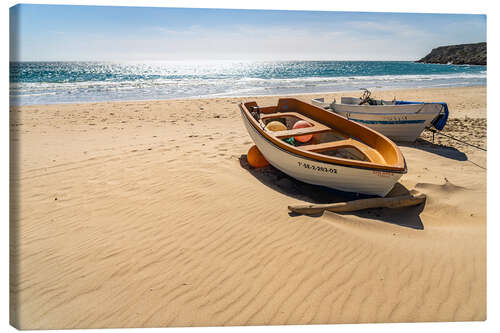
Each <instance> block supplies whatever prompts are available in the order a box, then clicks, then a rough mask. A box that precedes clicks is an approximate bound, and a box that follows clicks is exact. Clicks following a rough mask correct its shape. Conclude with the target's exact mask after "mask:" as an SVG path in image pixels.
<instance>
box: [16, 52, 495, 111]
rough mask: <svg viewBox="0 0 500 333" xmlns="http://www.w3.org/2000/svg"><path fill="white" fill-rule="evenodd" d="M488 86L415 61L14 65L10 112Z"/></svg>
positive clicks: (460, 69) (481, 76)
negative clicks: (36, 107)
mask: <svg viewBox="0 0 500 333" xmlns="http://www.w3.org/2000/svg"><path fill="white" fill-rule="evenodd" d="M482 85H486V66H472V65H470V66H469V65H452V64H448V65H441V64H422V63H415V62H411V61H204V62H194V61H190V62H188V61H176V62H120V63H118V62H11V63H10V102H11V105H32V104H55V103H83V102H100V101H125V100H160V99H179V98H183V99H185V98H208V97H234V96H262V95H290V94H303V93H323V92H324V93H326V92H341V91H353V90H358V89H361V88H367V89H371V90H375V91H377V90H387V89H399V88H436V87H464V86H482Z"/></svg>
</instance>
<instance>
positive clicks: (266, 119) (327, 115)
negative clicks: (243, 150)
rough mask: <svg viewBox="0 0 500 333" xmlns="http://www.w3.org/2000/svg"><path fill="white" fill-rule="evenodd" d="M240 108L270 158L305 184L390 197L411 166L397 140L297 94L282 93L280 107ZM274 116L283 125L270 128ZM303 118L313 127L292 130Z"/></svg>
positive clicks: (253, 104)
mask: <svg viewBox="0 0 500 333" xmlns="http://www.w3.org/2000/svg"><path fill="white" fill-rule="evenodd" d="M239 107H240V110H241V115H242V117H243V122H244V124H245V126H246V128H247V130H248V133H249V134H250V136H251V138H252V140H253V141H254V142H255V145H256V146H257V147H258V149H259V150H260V152H261V153H262V155H263V156H264V157H265V158H266V159H267V161H268V162H269V163H270V164H271V165H272V166H274V167H275V168H277V169H279V170H281V171H283V172H284V173H286V174H288V175H289V176H291V177H293V178H296V179H298V180H300V181H303V182H305V183H309V184H314V185H322V186H326V187H330V188H333V189H337V190H341V191H347V192H356V193H363V194H370V195H378V196H385V195H386V194H387V193H389V191H390V190H391V189H392V188H393V187H394V184H395V183H396V182H397V181H398V180H399V178H401V176H402V175H403V174H405V173H406V171H407V169H406V162H405V160H404V157H403V154H402V153H401V151H400V150H399V148H398V147H397V146H396V144H394V142H392V141H391V140H389V139H388V138H387V137H385V136H384V135H382V134H380V133H378V132H376V131H374V130H372V129H370V128H368V127H366V126H364V125H362V124H359V123H355V122H353V121H350V120H348V119H346V118H344V117H342V116H340V115H337V114H335V113H332V112H329V111H327V110H325V109H323V108H321V107H317V106H314V105H311V104H308V103H305V102H302V101H300V100H298V99H294V98H282V99H280V100H279V102H278V105H277V106H267V107H260V106H259V105H257V103H256V102H248V103H241V104H239ZM271 121H274V122H275V121H279V122H281V123H282V124H283V125H284V127H283V130H280V131H272V130H270V129H269V128H266V126H267V125H268V124H269V123H270V122H271ZM298 121H306V122H307V123H308V124H309V125H310V127H306V128H296V129H293V127H294V124H295V123H296V122H298ZM285 127H286V129H285ZM305 136H307V137H310V139H309V140H308V141H307V142H300V141H299V140H293V139H291V138H304V137H305ZM302 141H304V140H302Z"/></svg>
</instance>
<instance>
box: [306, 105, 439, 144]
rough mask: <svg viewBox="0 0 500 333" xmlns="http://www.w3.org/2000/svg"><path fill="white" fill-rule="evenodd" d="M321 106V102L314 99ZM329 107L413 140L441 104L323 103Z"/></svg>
mask: <svg viewBox="0 0 500 333" xmlns="http://www.w3.org/2000/svg"><path fill="white" fill-rule="evenodd" d="M313 104H315V105H320V104H321V102H317V101H313ZM321 106H328V107H330V108H331V110H332V111H333V112H335V113H337V114H339V115H341V116H343V117H346V118H347V119H350V120H352V121H356V122H358V123H361V124H363V125H365V126H367V127H370V128H371V129H373V130H375V131H377V132H379V133H381V134H383V135H385V136H386V137H388V138H390V139H392V140H394V141H399V142H413V141H415V140H416V139H417V138H418V137H419V136H420V134H421V133H422V131H423V130H424V129H425V128H426V127H430V126H431V122H432V121H433V120H434V119H435V118H436V117H437V116H438V115H439V113H440V112H441V108H442V106H441V105H440V104H431V103H429V104H403V105H354V104H326V103H322V104H321Z"/></svg>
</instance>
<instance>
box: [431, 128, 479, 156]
mask: <svg viewBox="0 0 500 333" xmlns="http://www.w3.org/2000/svg"><path fill="white" fill-rule="evenodd" d="M427 130H429V131H431V132H432V141H434V134H440V135H443V136H446V137H447V138H450V139H452V140H455V141H458V142H460V143H463V144H464V145H467V146H471V147H474V148H476V149H480V150H483V151H487V150H486V149H484V148H481V147H479V146H475V145H473V144H470V143H468V142H465V141H462V140H460V139H457V138H454V137H452V136H451V135H447V134H444V133H441V132H438V131H436V130H434V129H432V128H427Z"/></svg>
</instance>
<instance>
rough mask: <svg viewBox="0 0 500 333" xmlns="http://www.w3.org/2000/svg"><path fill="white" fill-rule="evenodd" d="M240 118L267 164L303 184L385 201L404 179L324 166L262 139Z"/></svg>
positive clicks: (324, 164) (329, 165) (388, 174)
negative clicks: (385, 197)
mask: <svg viewBox="0 0 500 333" xmlns="http://www.w3.org/2000/svg"><path fill="white" fill-rule="evenodd" d="M242 118H243V122H244V123H245V127H246V128H247V131H248V133H249V134H250V137H251V138H252V140H253V141H254V143H255V145H256V146H257V148H259V150H260V152H261V153H262V155H264V157H265V158H266V160H267V161H268V162H269V163H270V164H271V165H272V166H274V167H275V168H276V169H279V170H281V171H282V172H284V173H286V174H287V175H289V176H291V177H293V178H295V179H298V180H300V181H302V182H304V183H308V184H313V185H321V186H326V187H329V188H333V189H336V190H341V191H346V192H355V193H362V194H370V195H378V196H381V197H384V196H385V195H387V193H389V191H390V190H391V189H392V188H393V187H394V184H396V182H397V181H398V180H399V178H401V176H402V175H403V173H396V172H386V171H377V170H373V169H363V168H357V167H348V166H343V165H338V164H330V163H324V162H321V161H316V160H311V159H308V158H304V157H302V156H298V155H295V154H293V153H290V152H288V151H286V150H284V149H282V148H279V147H278V146H276V145H274V144H273V143H272V142H270V141H268V140H267V139H266V138H265V137H263V136H262V135H261V134H260V133H259V132H258V131H257V130H256V129H255V128H254V127H253V126H252V124H250V122H249V121H248V120H247V119H246V117H245V115H244V114H243V113H242Z"/></svg>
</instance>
